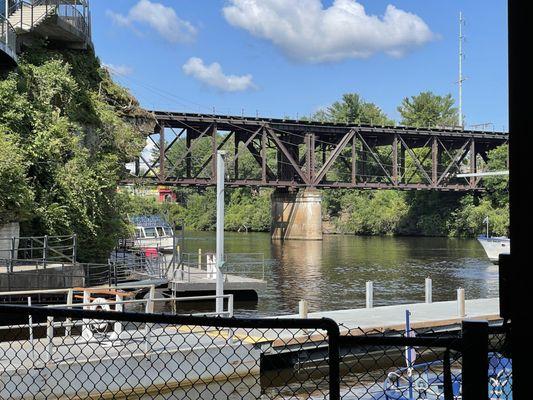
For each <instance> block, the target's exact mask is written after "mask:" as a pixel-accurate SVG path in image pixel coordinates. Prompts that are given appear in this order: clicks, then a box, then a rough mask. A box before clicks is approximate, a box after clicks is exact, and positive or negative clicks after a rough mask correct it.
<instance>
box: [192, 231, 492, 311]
mask: <svg viewBox="0 0 533 400" xmlns="http://www.w3.org/2000/svg"><path fill="white" fill-rule="evenodd" d="M187 236H188V239H187V241H186V244H185V251H188V252H196V251H197V250H198V248H202V250H203V251H204V252H205V251H214V250H215V236H214V233H212V232H192V233H191V232H190V233H189V234H188V235H187ZM225 245H226V252H232V253H246V252H252V253H255V252H260V253H264V255H265V258H266V259H269V260H270V261H269V262H268V265H267V279H268V288H267V290H266V292H265V293H262V294H261V295H260V300H259V303H258V304H257V305H256V306H255V307H252V308H253V309H250V304H247V305H239V304H236V307H237V308H236V310H237V313H238V314H240V315H247V314H253V315H275V314H287V313H296V312H297V307H298V301H299V300H300V299H306V300H308V301H309V304H310V309H311V311H316V310H331V309H342V308H354V307H362V306H364V302H365V282H366V281H367V280H371V281H374V290H375V294H374V304H375V305H386V304H393V303H396V304H398V303H407V302H417V301H423V299H424V279H425V278H426V277H427V276H430V277H431V278H432V279H433V299H434V301H442V300H451V299H453V298H454V297H455V295H456V294H455V293H456V292H455V291H456V289H457V288H459V287H463V288H465V290H466V296H467V298H482V297H495V296H497V295H498V269H497V266H494V265H493V264H491V263H490V262H489V261H488V259H487V258H486V256H485V253H484V252H483V249H482V248H481V246H480V245H479V244H478V243H477V241H476V240H474V239H448V238H394V237H355V236H333V235H328V236H325V238H324V240H323V241H286V242H280V241H271V240H270V236H269V235H268V234H266V233H247V234H246V233H227V234H226V238H225Z"/></svg>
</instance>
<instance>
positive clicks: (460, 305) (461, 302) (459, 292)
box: [457, 288, 466, 318]
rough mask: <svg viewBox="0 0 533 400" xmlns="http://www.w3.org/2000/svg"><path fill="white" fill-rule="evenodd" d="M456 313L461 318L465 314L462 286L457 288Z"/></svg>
mask: <svg viewBox="0 0 533 400" xmlns="http://www.w3.org/2000/svg"><path fill="white" fill-rule="evenodd" d="M457 314H458V316H459V317H461V318H463V317H464V316H466V304H465V290H464V289H463V288H459V289H457Z"/></svg>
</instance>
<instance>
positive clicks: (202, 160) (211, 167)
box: [124, 111, 508, 191]
mask: <svg viewBox="0 0 533 400" xmlns="http://www.w3.org/2000/svg"><path fill="white" fill-rule="evenodd" d="M153 113H154V115H155V118H156V120H157V123H158V125H157V127H156V129H154V132H153V133H152V132H150V133H149V134H148V138H149V140H150V142H151V144H152V147H153V148H154V149H155V150H154V151H153V152H152V154H151V155H150V156H149V157H147V156H143V155H141V156H140V157H139V159H138V160H136V163H135V165H136V166H135V168H134V171H133V172H132V176H131V177H130V178H129V179H127V180H126V181H125V182H124V183H139V184H159V185H167V186H214V185H215V183H216V182H215V178H216V162H215V161H216V157H215V155H216V151H217V150H220V149H225V150H226V151H228V153H229V154H228V157H227V158H226V159H227V163H228V165H227V168H226V169H227V177H226V182H227V185H228V186H233V187H238V186H249V187H274V188H293V189H298V188H358V189H398V190H441V191H450V190H454V191H471V190H480V189H482V187H481V186H480V181H481V180H480V179H479V178H478V177H475V176H472V177H467V178H464V177H463V178H461V177H457V174H460V173H465V172H468V173H470V174H474V173H479V172H482V168H483V166H484V164H485V162H486V161H487V153H488V151H490V150H491V149H493V148H495V147H497V146H499V145H502V144H505V143H507V140H508V135H506V134H504V133H494V132H479V131H458V130H451V129H438V128H435V129H416V128H407V127H377V126H368V125H357V126H353V125H347V124H331V123H315V122H302V121H294V120H276V119H260V118H241V117H224V116H213V115H195V114H183V113H166V112H157V111H154V112H153ZM250 160H253V161H252V162H251V164H250Z"/></svg>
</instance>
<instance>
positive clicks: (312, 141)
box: [309, 132, 316, 181]
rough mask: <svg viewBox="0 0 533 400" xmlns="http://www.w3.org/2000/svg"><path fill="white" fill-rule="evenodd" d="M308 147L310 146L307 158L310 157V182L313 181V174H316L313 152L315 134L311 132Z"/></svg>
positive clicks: (314, 148)
mask: <svg viewBox="0 0 533 400" xmlns="http://www.w3.org/2000/svg"><path fill="white" fill-rule="evenodd" d="M309 145H310V146H311V149H310V152H309V156H310V160H311V163H310V167H309V168H310V169H311V181H313V180H314V179H315V173H316V157H315V150H316V134H315V133H314V132H313V133H311V137H310V142H309Z"/></svg>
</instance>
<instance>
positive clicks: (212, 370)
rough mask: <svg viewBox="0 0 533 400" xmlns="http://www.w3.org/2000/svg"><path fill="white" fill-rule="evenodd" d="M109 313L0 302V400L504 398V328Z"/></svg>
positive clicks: (97, 308)
mask: <svg viewBox="0 0 533 400" xmlns="http://www.w3.org/2000/svg"><path fill="white" fill-rule="evenodd" d="M112 307H113V304H112V303H111V304H110V303H109V302H102V303H101V304H94V305H93V306H92V307H91V310H79V309H78V310H75V309H53V308H44V307H21V306H0V313H2V315H4V316H6V317H4V320H5V318H9V316H10V315H12V316H16V317H17V318H18V321H17V324H11V325H6V326H3V327H0V398H2V399H34V398H36V399H56V398H62V399H82V398H83V399H85V398H94V399H102V398H142V399H152V398H157V399H228V398H229V399H340V398H343V399H354V400H359V399H373V400H378V399H379V400H389V399H391V400H392V399H395V400H401V399H409V400H411V399H413V400H414V399H436V400H437V399H445V400H452V399H453V400H458V399H466V400H469V399H483V398H490V399H511V398H512V397H510V396H511V394H510V391H509V390H510V388H511V382H512V378H511V372H510V366H511V364H510V360H509V358H508V357H509V354H508V352H507V349H506V344H505V340H506V339H505V337H506V332H507V331H506V329H507V328H502V327H497V328H490V330H489V329H488V326H487V324H486V323H465V324H463V327H462V329H461V327H458V329H456V330H455V331H454V330H451V331H450V330H449V329H446V330H443V331H437V330H429V329H426V330H413V331H411V332H410V333H408V334H407V335H406V334H405V331H400V330H391V331H365V330H362V329H356V330H353V329H352V330H346V329H344V327H343V326H340V327H339V325H337V324H336V323H335V322H334V321H332V320H330V319H288V318H287V319H285V318H280V319H268V318H261V319H237V318H221V317H207V316H183V315H162V314H151V313H128V312H114V311H112ZM21 318H23V320H24V322H25V323H23V324H20V321H21ZM489 339H490V340H489ZM480 344H481V345H480ZM480 354H481V357H480ZM487 355H488V357H487ZM496 360H497V361H498V363H496ZM480 370H481V371H482V373H481V374H480V373H479V371H480ZM483 370H484V372H483ZM487 371H488V374H487ZM502 371H503V372H502ZM476 373H477V375H476ZM506 377H507V378H509V379H508V380H507V382H506V383H503V378H506ZM497 385H499V386H497ZM502 385H503V386H502ZM491 388H492V389H491ZM484 393H486V395H485V394H484Z"/></svg>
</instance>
